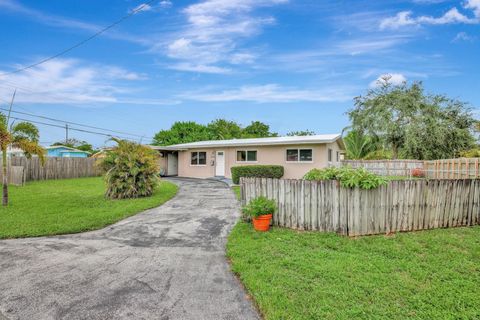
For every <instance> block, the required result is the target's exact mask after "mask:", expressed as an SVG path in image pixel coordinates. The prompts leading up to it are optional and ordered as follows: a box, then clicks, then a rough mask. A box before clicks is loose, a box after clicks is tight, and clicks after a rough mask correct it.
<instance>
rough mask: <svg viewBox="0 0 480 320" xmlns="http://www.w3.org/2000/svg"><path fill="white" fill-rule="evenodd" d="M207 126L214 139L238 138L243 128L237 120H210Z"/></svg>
mask: <svg viewBox="0 0 480 320" xmlns="http://www.w3.org/2000/svg"><path fill="white" fill-rule="evenodd" d="M207 128H208V131H209V133H210V135H211V138H212V139H214V140H226V139H237V138H241V136H242V128H241V127H240V125H239V124H238V123H236V122H235V121H229V120H225V119H216V120H213V121H212V122H210V123H209V124H208V125H207Z"/></svg>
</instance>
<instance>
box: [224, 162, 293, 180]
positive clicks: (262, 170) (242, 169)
mask: <svg viewBox="0 0 480 320" xmlns="http://www.w3.org/2000/svg"><path fill="white" fill-rule="evenodd" d="M231 172H232V180H233V183H235V184H238V183H239V182H240V178H241V177H248V178H275V179H280V178H281V177H283V173H284V169H283V167H282V166H273V165H254V166H237V167H232V169H231Z"/></svg>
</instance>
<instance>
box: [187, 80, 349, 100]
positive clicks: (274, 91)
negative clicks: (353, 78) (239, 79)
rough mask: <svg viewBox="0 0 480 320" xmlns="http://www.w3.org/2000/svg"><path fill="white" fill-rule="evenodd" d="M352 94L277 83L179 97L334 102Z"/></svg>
mask: <svg viewBox="0 0 480 320" xmlns="http://www.w3.org/2000/svg"><path fill="white" fill-rule="evenodd" d="M353 96H354V94H353V90H352V88H348V87H345V88H342V87H334V88H329V89H325V88H322V89H318V90H312V89H298V88H291V87H282V86H280V85H278V84H266V85H257V86H242V87H240V88H238V89H229V90H223V91H221V92H200V93H198V92H192V93H187V94H184V95H182V96H181V98H184V99H188V100H195V101H202V102H232V101H250V102H257V103H294V102H336V101H348V100H351V99H352V97H353Z"/></svg>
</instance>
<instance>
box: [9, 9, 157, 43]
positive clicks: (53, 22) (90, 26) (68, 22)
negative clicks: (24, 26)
mask: <svg viewBox="0 0 480 320" xmlns="http://www.w3.org/2000/svg"><path fill="white" fill-rule="evenodd" d="M0 8H1V9H3V10H8V11H10V12H14V13H16V14H21V15H24V16H27V17H29V18H31V19H32V20H34V21H37V22H38V23H41V24H44V25H47V26H52V27H57V28H62V29H73V30H81V31H84V32H87V33H89V34H93V33H96V32H98V31H99V30H101V29H103V28H104V27H105V26H104V25H97V24H94V23H90V22H84V21H81V20H76V19H71V18H66V17H62V16H57V15H52V14H47V13H44V12H42V11H39V10H35V9H31V8H28V7H26V6H24V5H22V4H20V3H19V2H17V1H15V0H0ZM103 36H106V37H109V38H111V39H116V40H122V41H128V42H131V43H136V44H140V45H151V41H150V40H149V39H147V38H146V37H141V36H138V35H131V34H128V33H125V32H119V31H118V30H115V29H111V30H109V31H108V32H106V33H104V34H103Z"/></svg>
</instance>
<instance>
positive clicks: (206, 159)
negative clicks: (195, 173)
mask: <svg viewBox="0 0 480 320" xmlns="http://www.w3.org/2000/svg"><path fill="white" fill-rule="evenodd" d="M200 152H205V164H192V153H200ZM189 163H190V167H206V166H207V164H208V152H207V151H190V161H189Z"/></svg>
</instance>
